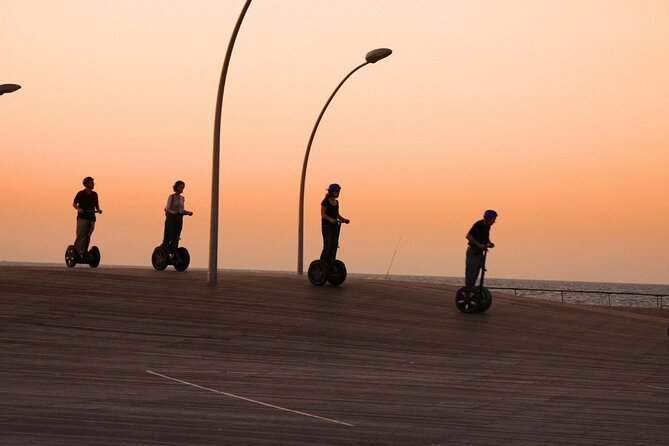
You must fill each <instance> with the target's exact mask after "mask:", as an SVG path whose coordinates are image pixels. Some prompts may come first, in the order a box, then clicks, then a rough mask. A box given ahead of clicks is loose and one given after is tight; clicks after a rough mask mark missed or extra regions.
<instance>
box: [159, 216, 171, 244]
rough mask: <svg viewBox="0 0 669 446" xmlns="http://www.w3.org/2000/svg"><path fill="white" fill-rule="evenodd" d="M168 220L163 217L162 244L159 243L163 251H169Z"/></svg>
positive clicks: (169, 228) (169, 227)
mask: <svg viewBox="0 0 669 446" xmlns="http://www.w3.org/2000/svg"><path fill="white" fill-rule="evenodd" d="M170 230H171V226H170V218H169V217H167V216H166V217H165V229H164V230H163V243H161V246H162V247H163V248H165V249H170Z"/></svg>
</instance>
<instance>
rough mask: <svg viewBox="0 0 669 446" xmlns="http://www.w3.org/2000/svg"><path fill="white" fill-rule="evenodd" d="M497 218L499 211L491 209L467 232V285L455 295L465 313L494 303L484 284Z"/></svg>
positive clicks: (480, 309) (482, 308) (477, 310)
mask: <svg viewBox="0 0 669 446" xmlns="http://www.w3.org/2000/svg"><path fill="white" fill-rule="evenodd" d="M496 219H497V212H495V211H493V210H492V209H489V210H487V211H485V212H484V213H483V219H482V220H479V221H477V222H476V223H474V225H473V226H472V228H471V229H470V230H469V232H468V233H467V236H466V238H467V241H468V247H467V258H466V265H465V286H464V287H462V288H460V289H459V290H458V291H457V293H456V295H455V305H456V307H457V308H458V310H460V311H462V312H463V313H482V312H484V311H485V310H487V309H488V308H489V307H490V305H492V295H491V294H490V291H489V290H488V289H487V288H485V287H484V286H483V278H484V277H485V271H486V269H485V261H486V256H487V253H488V249H490V248H494V247H495V244H494V243H492V242H491V241H490V228H491V226H492V225H493V224H495V221H496ZM479 272H480V273H481V283H480V284H479V286H478V287H477V286H476V278H477V277H478V275H479Z"/></svg>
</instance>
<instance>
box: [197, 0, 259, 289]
mask: <svg viewBox="0 0 669 446" xmlns="http://www.w3.org/2000/svg"><path fill="white" fill-rule="evenodd" d="M250 5H251V0H246V3H244V7H243V8H242V12H241V13H240V14H239V18H238V19H237V24H236V25H235V29H234V30H233V31H232V36H231V37H230V43H228V50H227V51H226V53H225V60H224V62H223V70H222V71H221V80H220V82H219V84H218V96H217V97H216V117H215V118H214V156H213V162H212V173H211V223H210V227H209V272H208V274H207V283H209V284H212V285H214V284H216V281H217V278H218V184H219V181H218V173H219V170H220V153H221V111H222V109H223V91H224V90H225V79H226V77H227V76H228V66H229V65H230V57H231V56H232V48H233V47H234V46H235V40H236V39H237V34H238V33H239V28H240V27H241V26H242V20H244V16H245V15H246V11H247V10H248V9H249V6H250Z"/></svg>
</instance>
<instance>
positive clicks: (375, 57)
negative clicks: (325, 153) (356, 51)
mask: <svg viewBox="0 0 669 446" xmlns="http://www.w3.org/2000/svg"><path fill="white" fill-rule="evenodd" d="M392 52H393V51H392V50H391V49H388V48H377V49H375V50H372V51H370V52H369V53H367V55H366V56H365V63H363V64H361V65H358V66H357V67H355V68H354V69H353V71H351V72H350V73H348V74H347V75H346V77H344V79H343V80H342V81H341V82H340V83H339V85H337V88H335V89H334V91H333V92H332V94H331V95H330V98H329V99H328V100H327V102H326V103H325V106H324V107H323V110H321V114H320V115H318V119H316V124H314V128H313V130H312V131H311V136H310V137H309V144H307V151H306V153H305V154H304V163H303V164H302V178H301V179H300V215H299V223H298V231H297V274H302V273H303V263H304V261H303V260H304V182H305V177H306V175H307V163H308V162H309V152H311V143H312V142H313V141H314V136H315V135H316V129H318V124H320V122H321V118H322V117H323V114H324V113H325V110H326V109H327V108H328V105H330V102H331V101H332V98H334V95H335V94H337V91H339V89H340V88H341V86H342V85H344V82H346V80H347V79H348V78H349V77H351V75H353V73H355V72H356V71H358V70H359V69H360V68H362V67H364V66H365V65H367V64H370V63H376V62H378V61H380V60H381V59H385V58H386V57H388V56H390V55H391V54H392Z"/></svg>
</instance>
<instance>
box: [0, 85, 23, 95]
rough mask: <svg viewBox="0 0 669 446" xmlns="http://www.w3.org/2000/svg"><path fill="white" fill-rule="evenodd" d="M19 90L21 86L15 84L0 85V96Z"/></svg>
mask: <svg viewBox="0 0 669 446" xmlns="http://www.w3.org/2000/svg"><path fill="white" fill-rule="evenodd" d="M19 88H21V86H20V85H16V84H2V85H0V95H3V94H5V93H13V92H15V91H16V90H18V89H19Z"/></svg>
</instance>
